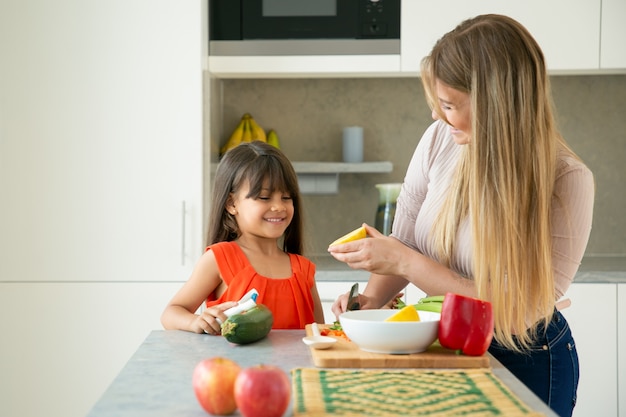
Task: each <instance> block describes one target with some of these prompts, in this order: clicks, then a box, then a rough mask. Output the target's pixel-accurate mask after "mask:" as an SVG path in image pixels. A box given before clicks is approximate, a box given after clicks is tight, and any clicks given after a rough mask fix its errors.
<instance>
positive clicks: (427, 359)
mask: <svg viewBox="0 0 626 417" xmlns="http://www.w3.org/2000/svg"><path fill="white" fill-rule="evenodd" d="M319 327H320V329H324V328H328V327H330V325H329V324H326V325H323V324H322V325H319ZM306 334H307V336H311V335H312V331H311V326H310V325H307V326H306ZM336 339H337V343H335V344H334V345H333V346H332V347H331V348H330V349H324V350H318V349H313V348H310V350H311V355H312V356H313V363H314V364H315V366H317V367H320V368H489V367H490V364H489V357H488V356H487V355H482V356H467V355H459V354H457V353H456V351H454V350H450V349H445V348H443V347H441V346H440V345H439V344H438V343H435V344H433V345H432V346H430V347H429V348H428V350H426V351H425V352H421V353H412V354H409V355H390V354H384V353H371V352H366V351H364V350H361V349H359V347H358V346H357V345H356V344H354V343H353V342H349V341H347V340H345V339H343V338H336Z"/></svg>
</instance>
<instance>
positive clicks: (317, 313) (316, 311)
mask: <svg viewBox="0 0 626 417" xmlns="http://www.w3.org/2000/svg"><path fill="white" fill-rule="evenodd" d="M311 296H312V297H313V317H315V322H316V323H320V324H323V323H326V321H325V320H326V319H325V318H324V309H323V308H322V301H321V299H320V294H319V292H318V291H317V284H315V282H314V283H313V287H311Z"/></svg>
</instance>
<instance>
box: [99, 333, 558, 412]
mask: <svg viewBox="0 0 626 417" xmlns="http://www.w3.org/2000/svg"><path fill="white" fill-rule="evenodd" d="M303 336H304V330H273V331H271V332H270V334H269V335H268V337H267V338H265V339H263V340H261V341H259V342H257V343H254V344H251V345H245V346H238V345H232V344H230V343H228V342H227V341H226V340H225V339H224V338H222V337H215V336H208V335H198V334H195V333H189V332H183V331H174V330H167V331H165V330H155V331H153V332H151V333H150V334H149V335H148V337H147V338H146V339H145V341H144V342H143V343H142V344H141V346H140V347H139V349H138V350H137V351H136V352H135V354H134V355H133V356H132V357H131V359H130V360H129V361H128V363H127V364H126V366H125V367H124V368H123V369H122V371H121V372H120V374H119V375H118V376H117V377H116V378H115V380H114V381H113V383H112V384H111V385H110V386H109V388H108V389H107V390H106V391H105V393H104V394H103V396H102V397H101V398H100V400H99V401H98V402H97V403H96V404H95V405H94V407H93V408H92V409H91V411H90V412H89V414H88V417H124V416H132V417H142V416H146V417H148V416H149V417H170V416H172V417H173V416H176V417H178V416H186V417H194V416H197V417H206V416H207V413H206V412H205V411H204V410H203V409H202V408H201V407H200V405H199V404H198V402H197V400H196V398H195V395H194V393H193V389H192V385H191V376H192V373H193V369H194V367H195V366H196V364H197V363H198V362H199V361H200V360H202V359H205V358H209V357H212V356H225V357H228V358H230V359H233V360H235V361H236V362H238V363H239V364H240V366H242V367H248V366H253V365H257V364H260V363H265V364H275V365H278V366H280V367H281V368H282V369H283V370H284V371H285V372H287V373H289V372H290V370H291V369H292V368H297V367H309V368H312V367H314V365H313V362H312V357H311V353H310V351H309V348H308V347H307V346H305V345H304V344H303V343H302V341H301V339H302V337H303ZM490 360H491V366H492V369H493V373H494V374H495V375H496V376H497V377H498V378H499V379H500V380H501V381H502V382H503V383H504V384H505V385H506V386H508V387H509V389H510V390H511V391H512V392H513V393H514V394H515V395H517V396H518V397H519V399H520V400H522V401H523V402H524V403H526V405H527V406H529V407H530V408H531V409H533V410H536V411H540V412H543V413H544V414H545V415H546V416H547V417H554V416H556V414H554V413H553V412H552V411H551V410H550V409H549V408H548V407H547V406H546V405H545V404H544V403H543V402H541V400H539V399H538V398H537V397H536V396H535V395H534V394H533V393H532V392H530V391H529V390H528V389H527V388H526V387H525V386H524V385H523V384H522V383H521V382H519V381H518V380H517V379H516V378H515V377H514V376H513V375H512V374H511V373H510V372H508V370H507V369H506V368H504V367H503V366H502V365H501V364H500V363H499V362H497V361H496V360H495V359H493V358H490ZM292 409H293V406H290V407H289V409H288V411H287V413H286V415H291V414H292V412H291V410H292ZM235 415H239V414H238V413H236V414H235Z"/></svg>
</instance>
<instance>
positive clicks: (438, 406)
mask: <svg viewBox="0 0 626 417" xmlns="http://www.w3.org/2000/svg"><path fill="white" fill-rule="evenodd" d="M292 381H293V397H294V416H300V417H316V416H327V415H341V416H377V417H383V416H390V417H391V416H393V417H398V416H506V417H516V416H532V417H537V416H544V414H543V413H538V412H534V411H532V410H531V409H529V408H528V407H527V406H526V405H525V404H524V403H523V402H522V401H520V400H519V399H518V398H517V397H516V396H515V395H514V394H513V393H512V392H511V391H510V390H509V389H508V388H507V387H506V386H504V385H503V384H502V382H501V381H500V380H499V379H498V378H497V377H496V376H495V375H494V374H493V373H492V372H491V370H490V369H488V368H479V369H471V370H466V369H462V370H461V369H459V370H450V369H447V370H402V371H381V370H338V369H315V368H297V369H294V370H292Z"/></svg>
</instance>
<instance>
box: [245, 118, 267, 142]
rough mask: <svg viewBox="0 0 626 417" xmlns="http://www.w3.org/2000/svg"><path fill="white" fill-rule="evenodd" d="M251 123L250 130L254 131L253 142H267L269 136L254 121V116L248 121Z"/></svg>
mask: <svg viewBox="0 0 626 417" xmlns="http://www.w3.org/2000/svg"><path fill="white" fill-rule="evenodd" d="M248 121H249V123H250V130H251V131H252V140H260V141H261V142H267V135H266V134H265V130H263V128H262V127H261V126H259V124H258V123H257V122H256V120H254V118H253V117H252V116H250V118H249V119H248Z"/></svg>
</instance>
